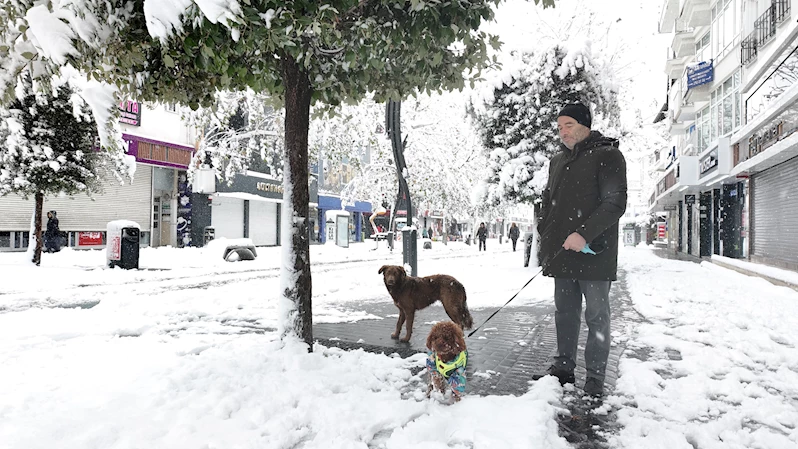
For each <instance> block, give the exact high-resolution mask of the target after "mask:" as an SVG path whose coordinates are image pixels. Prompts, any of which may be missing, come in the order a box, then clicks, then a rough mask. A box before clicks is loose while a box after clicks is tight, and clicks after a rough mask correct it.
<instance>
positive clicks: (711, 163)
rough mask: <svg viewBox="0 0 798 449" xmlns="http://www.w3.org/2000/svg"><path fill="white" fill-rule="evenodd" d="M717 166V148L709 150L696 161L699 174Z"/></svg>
mask: <svg viewBox="0 0 798 449" xmlns="http://www.w3.org/2000/svg"><path fill="white" fill-rule="evenodd" d="M717 166H718V149H717V148H715V149H714V150H712V151H710V152H709V153H708V154H707V155H706V156H704V157H703V158H701V161H699V163H698V170H699V173H700V174H701V175H703V174H705V173H707V172H709V171H711V170H712V169H714V168H715V167H717Z"/></svg>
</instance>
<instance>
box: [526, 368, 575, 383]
mask: <svg viewBox="0 0 798 449" xmlns="http://www.w3.org/2000/svg"><path fill="white" fill-rule="evenodd" d="M546 376H554V377H556V378H557V379H559V381H560V385H562V386H565V384H573V383H576V377H575V376H574V372H573V371H567V370H564V369H560V368H557V366H555V365H551V366H550V367H549V369H547V370H546V373H545V374H533V375H532V380H540V379H542V378H544V377H546Z"/></svg>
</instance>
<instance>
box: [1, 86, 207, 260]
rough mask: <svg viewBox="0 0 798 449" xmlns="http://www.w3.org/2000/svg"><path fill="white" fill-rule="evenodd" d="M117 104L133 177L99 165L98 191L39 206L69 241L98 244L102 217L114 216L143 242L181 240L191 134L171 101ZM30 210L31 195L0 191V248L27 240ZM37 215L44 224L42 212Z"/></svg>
mask: <svg viewBox="0 0 798 449" xmlns="http://www.w3.org/2000/svg"><path fill="white" fill-rule="evenodd" d="M119 108H120V110H121V111H120V114H121V117H120V127H121V129H122V138H123V139H124V141H125V143H126V145H127V148H126V152H127V154H128V155H130V156H133V157H134V158H135V161H136V162H135V164H136V170H135V173H134V176H133V181H132V182H131V181H130V180H125V182H124V183H120V182H119V181H118V180H117V179H116V177H115V176H114V174H113V173H112V172H111V171H110V170H105V171H103V172H102V173H100V175H101V176H102V178H103V182H102V191H101V192H99V193H95V194H93V195H92V196H91V197H89V196H87V195H84V194H81V195H76V196H74V197H63V198H62V197H46V198H45V200H44V211H45V212H46V211H49V210H55V211H57V212H58V218H59V224H60V229H61V231H64V232H66V233H67V244H68V246H71V247H75V248H101V247H103V246H104V245H105V231H106V225H107V223H108V222H109V221H113V220H119V219H126V220H132V221H135V222H137V223H138V224H139V225H140V226H141V231H142V232H141V243H142V244H143V245H148V246H167V245H171V246H182V242H183V241H184V239H185V236H186V235H187V234H188V233H189V225H190V214H191V203H190V195H191V193H190V188H189V186H188V182H187V176H186V170H187V169H188V165H189V163H190V161H191V157H192V154H193V150H194V148H193V147H194V141H195V140H196V135H195V133H193V131H192V130H190V129H189V128H187V127H186V126H185V125H184V124H183V121H182V120H181V118H180V114H179V110H178V108H177V107H176V106H170V105H148V104H142V103H139V102H136V101H125V102H123V103H121V104H120V105H119ZM33 212H34V201H33V199H32V198H29V199H27V200H26V199H23V198H22V197H19V196H17V195H8V196H5V197H0V216H2V217H3V219H2V220H0V251H9V250H11V251H13V250H18V251H19V250H24V249H25V248H26V247H27V246H28V241H29V232H30V227H31V217H32V216H33ZM43 215H46V214H43ZM43 220H44V221H45V223H43V225H46V216H45V217H43Z"/></svg>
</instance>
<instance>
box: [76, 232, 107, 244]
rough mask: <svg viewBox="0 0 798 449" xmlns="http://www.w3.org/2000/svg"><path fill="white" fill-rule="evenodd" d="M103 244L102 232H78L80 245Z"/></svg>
mask: <svg viewBox="0 0 798 449" xmlns="http://www.w3.org/2000/svg"><path fill="white" fill-rule="evenodd" d="M102 244H103V233H102V232H78V246H96V245H102Z"/></svg>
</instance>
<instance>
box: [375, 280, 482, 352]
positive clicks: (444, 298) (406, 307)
mask: <svg viewBox="0 0 798 449" xmlns="http://www.w3.org/2000/svg"><path fill="white" fill-rule="evenodd" d="M377 273H378V274H382V276H383V279H382V280H383V282H385V288H387V289H388V293H390V294H391V298H393V303H394V304H395V305H396V307H398V308H399V319H398V320H397V321H396V332H394V333H393V334H391V338H399V334H400V333H401V332H402V324H403V323H404V322H405V320H407V335H406V336H405V338H402V339H401V341H405V342H406V341H410V336H411V335H412V334H413V319H414V318H415V315H416V310H421V309H423V308H425V307H427V306H429V305H430V304H432V303H433V302H435V301H438V300H440V301H441V302H442V303H443V308H444V310H446V314H447V315H449V318H451V319H452V321H454V322H455V323H457V324H459V325H460V328H462V329H471V326H473V325H474V320H473V319H471V313H469V312H468V306H467V305H466V291H465V287H463V284H461V283H460V282H459V281H458V280H457V279H455V278H453V277H452V276H449V275H446V274H435V275H432V276H426V277H423V278H420V277H413V276H408V275H407V273H405V269H404V267H400V266H398V265H383V266H382V267H381V268H380V271H378V272H377Z"/></svg>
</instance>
